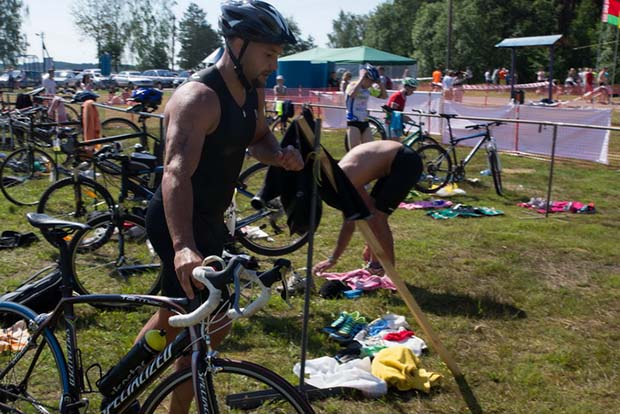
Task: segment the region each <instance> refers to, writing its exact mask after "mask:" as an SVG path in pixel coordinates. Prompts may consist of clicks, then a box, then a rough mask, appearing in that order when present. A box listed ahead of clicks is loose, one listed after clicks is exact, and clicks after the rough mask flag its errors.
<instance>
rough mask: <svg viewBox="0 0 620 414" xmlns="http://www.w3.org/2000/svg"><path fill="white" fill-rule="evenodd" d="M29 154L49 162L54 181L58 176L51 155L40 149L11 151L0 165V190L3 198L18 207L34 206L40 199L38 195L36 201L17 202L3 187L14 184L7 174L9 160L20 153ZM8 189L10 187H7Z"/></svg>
mask: <svg viewBox="0 0 620 414" xmlns="http://www.w3.org/2000/svg"><path fill="white" fill-rule="evenodd" d="M28 152H31V153H32V154H33V157H34V154H39V155H41V156H43V157H46V158H47V161H46V162H48V161H49V163H50V165H51V167H50V168H49V169H50V170H51V171H50V172H51V173H52V174H53V176H52V178H53V179H54V180H55V179H56V178H55V177H56V176H57V175H58V168H57V166H56V161H54V157H52V156H51V155H49V154H48V153H47V152H45V151H42V150H40V149H36V148H20V149H18V150H16V151H13V152H12V153H10V154H9V155H8V156H7V157H6V158H5V159H4V162H3V163H2V166H0V190H1V191H2V194H4V196H5V197H6V198H7V200H9V201H10V202H11V203H13V204H15V205H18V206H34V205H35V204H38V203H39V199H40V195H38V196H37V197H36V201H21V200H18V199H17V198H16V197H15V196H14V195H12V194H10V192H9V191H7V188H6V187H5V186H6V185H9V183H10V182H14V179H13V180H11V178H10V177H11V175H9V174H8V171H7V170H8V169H9V168H10V164H11V163H10V160H11V159H12V158H14V157H17V155H18V154H21V153H28ZM27 181H31V180H30V179H28V180H27ZM9 188H10V187H9Z"/></svg>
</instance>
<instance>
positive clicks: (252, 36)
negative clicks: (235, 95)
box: [219, 0, 297, 90]
mask: <svg viewBox="0 0 620 414" xmlns="http://www.w3.org/2000/svg"><path fill="white" fill-rule="evenodd" d="M221 11H222V14H221V15H220V19H219V26H220V30H221V32H222V34H223V35H224V38H225V43H226V49H227V50H228V54H229V55H230V58H231V60H232V62H233V64H234V66H235V73H236V74H237V77H238V78H239V81H240V82H241V84H242V85H243V87H244V88H245V89H246V90H250V89H252V87H253V86H252V85H251V84H250V82H249V81H248V80H247V78H246V77H245V74H244V73H243V68H242V66H241V58H242V57H243V54H244V53H245V50H246V49H247V47H248V44H249V43H250V42H259V43H270V44H277V45H284V44H292V45H294V44H295V43H297V39H296V38H295V35H294V34H293V32H292V31H291V29H290V28H289V26H288V23H287V22H286V20H285V19H284V17H283V16H282V15H281V14H280V12H278V11H277V10H276V9H275V7H273V6H272V5H271V4H269V3H265V2H264V1H259V0H247V1H238V0H235V1H228V2H226V3H224V4H222V8H221ZM232 37H238V38H241V39H243V41H244V42H243V46H242V47H241V50H240V51H239V55H238V56H235V54H234V53H232V50H231V48H230V44H229V41H228V39H229V38H232Z"/></svg>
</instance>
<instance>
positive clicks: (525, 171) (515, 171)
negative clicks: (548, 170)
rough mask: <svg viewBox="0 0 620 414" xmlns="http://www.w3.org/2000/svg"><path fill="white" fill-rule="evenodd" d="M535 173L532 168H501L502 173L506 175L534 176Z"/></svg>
mask: <svg viewBox="0 0 620 414" xmlns="http://www.w3.org/2000/svg"><path fill="white" fill-rule="evenodd" d="M535 172H536V170H535V169H533V168H502V173H506V174H534V173H535Z"/></svg>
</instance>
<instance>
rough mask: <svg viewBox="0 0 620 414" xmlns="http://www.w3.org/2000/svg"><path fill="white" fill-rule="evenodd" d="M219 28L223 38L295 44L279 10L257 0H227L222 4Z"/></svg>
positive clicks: (295, 41) (293, 36)
mask: <svg viewBox="0 0 620 414" xmlns="http://www.w3.org/2000/svg"><path fill="white" fill-rule="evenodd" d="M220 30H221V31H222V33H223V34H224V37H227V38H228V37H233V36H234V37H240V38H242V39H245V40H249V41H252V42H261V43H273V44H278V45H283V44H292V45H294V44H295V43H297V39H295V35H294V34H293V32H292V31H291V29H290V28H289V27H288V23H286V20H285V19H284V17H282V15H281V14H280V12H279V11H277V10H276V9H275V7H273V6H272V5H271V4H269V3H265V2H264V1H259V0H249V1H229V2H227V3H224V4H222V15H221V16H220Z"/></svg>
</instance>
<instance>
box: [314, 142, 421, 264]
mask: <svg viewBox="0 0 620 414" xmlns="http://www.w3.org/2000/svg"><path fill="white" fill-rule="evenodd" d="M338 165H339V166H340V168H341V169H342V171H343V172H344V173H345V175H346V176H347V177H348V178H349V180H350V181H351V183H352V184H353V186H354V187H355V188H356V189H357V191H358V193H359V194H360V196H361V197H362V199H363V200H364V202H365V203H366V205H367V206H368V208H369V210H370V212H371V214H372V216H371V218H369V219H368V224H369V226H370V228H371V229H372V231H373V232H374V233H375V236H376V237H377V239H378V241H379V242H380V243H381V245H382V246H383V248H384V249H385V252H386V253H387V255H388V259H389V260H391V262H392V263H394V239H393V237H392V231H391V230H390V225H389V224H388V218H389V216H390V214H392V213H393V212H394V210H396V208H397V207H398V205H399V204H400V202H401V201H403V200H404V199H405V198H406V197H407V194H409V191H410V190H411V188H412V187H413V185H414V184H415V183H416V182H417V181H418V179H419V178H420V174H421V173H422V161H421V160H420V157H419V156H418V154H417V153H416V152H415V151H413V150H412V149H411V148H409V147H406V146H404V145H402V144H400V143H398V142H394V141H373V142H368V143H365V144H360V145H358V146H356V147H355V148H353V149H351V151H349V152H348V153H347V154H346V155H345V156H344V157H343V158H342V160H340V162H339V163H338ZM374 180H377V182H376V183H375V185H374V187H373V189H372V191H371V192H370V194H368V192H367V191H366V188H365V186H366V185H367V184H368V183H370V182H372V181H374ZM323 200H324V201H325V202H326V203H327V204H329V205H331V206H332V207H334V208H337V209H338V208H339V205H338V200H337V199H336V198H334V199H330V197H324V198H323ZM354 230H355V223H354V222H353V221H343V223H342V227H341V229H340V234H339V235H338V240H337V242H336V247H335V248H334V252H333V253H332V255H331V256H330V257H329V258H328V259H327V260H324V261H322V262H320V263H318V264H316V265H315V266H314V269H313V271H314V273H317V274H320V273H322V272H324V271H326V270H327V269H329V268H331V267H332V266H334V265H335V264H336V263H337V262H338V259H339V258H340V256H342V254H343V253H344V251H345V249H346V248H347V246H348V245H349V242H350V241H351V237H352V236H353V232H354ZM373 264H377V265H375V268H377V267H378V268H379V269H380V265H378V262H377V260H376V258H375V257H374V256H373V255H372V254H371V255H370V263H369V267H370V269H369V270H371V271H372V270H373V268H372V267H373ZM374 273H375V274H376V273H378V272H374Z"/></svg>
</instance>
